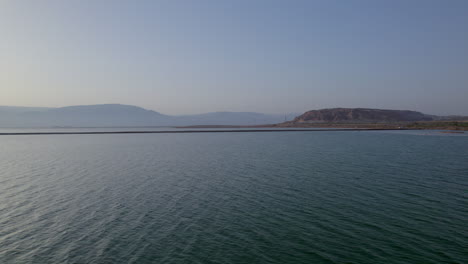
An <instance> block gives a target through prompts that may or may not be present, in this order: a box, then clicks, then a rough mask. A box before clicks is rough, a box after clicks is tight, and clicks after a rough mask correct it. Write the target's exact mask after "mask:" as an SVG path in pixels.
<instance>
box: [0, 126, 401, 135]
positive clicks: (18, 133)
mask: <svg viewBox="0 0 468 264" xmlns="http://www.w3.org/2000/svg"><path fill="white" fill-rule="evenodd" d="M377 130H409V129H400V128H396V129H395V128H393V129H392V128H390V129H381V128H354V129H353V128H336V129H326V128H325V129H228V130H221V129H220V130H159V131H150V130H148V131H70V132H59V131H57V132H54V131H51V132H11V133H0V136H27V135H103V134H185V133H252V132H254V133H268V132H320V131H321V132H323V131H335V132H336V131H377Z"/></svg>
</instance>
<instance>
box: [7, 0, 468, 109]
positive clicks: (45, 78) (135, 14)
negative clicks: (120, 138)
mask: <svg viewBox="0 0 468 264" xmlns="http://www.w3.org/2000/svg"><path fill="white" fill-rule="evenodd" d="M100 103H122V104H132V105H138V106H142V107H145V108H149V109H153V110H156V111H160V112H163V113H167V114H189V113H201V112H209V111H257V112H268V113H285V112H302V111H305V110H311V109H316V108H326V107H337V106H341V107H375V108H388V109H410V110H419V111H423V112H426V113H429V114H465V115H466V114H468V1H466V0H460V1H457V0H440V1H431V0H420V1H417V0H402V1H395V0H388V1H383V0H369V1H364V0H356V1H348V0H342V1H333V0H324V1H314V0H304V1H300V0H278V1H275V0H264V1H262V0H231V1H222V0H212V1H204V0H185V1H183V0H180V1H178V0H166V1H158V0H153V1H150V0H149V1H143V0H128V1H117V0H76V1H73V0H51V1H47V0H40V1H38V0H30V1H23V0H1V1H0V105H20V106H54V107H56V106H66V105H78V104H100Z"/></svg>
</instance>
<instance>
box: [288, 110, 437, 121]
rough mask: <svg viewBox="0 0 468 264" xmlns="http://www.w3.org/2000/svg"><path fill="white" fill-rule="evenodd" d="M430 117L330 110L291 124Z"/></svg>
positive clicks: (309, 114) (413, 113) (427, 118)
mask: <svg viewBox="0 0 468 264" xmlns="http://www.w3.org/2000/svg"><path fill="white" fill-rule="evenodd" d="M431 120H432V117H430V116H427V115H425V114H423V113H420V112H416V111H408V110H382V109H367V108H331V109H321V110H312V111H308V112H305V113H304V114H302V115H300V116H298V117H296V118H295V119H294V120H293V122H296V123H313V122H402V121H431Z"/></svg>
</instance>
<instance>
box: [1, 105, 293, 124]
mask: <svg viewBox="0 0 468 264" xmlns="http://www.w3.org/2000/svg"><path fill="white" fill-rule="evenodd" d="M296 115H297V114H288V115H286V116H285V115H273V114H262V113H253V112H213V113H206V114H197V115H180V116H173V115H165V114H161V113H158V112H156V111H152V110H147V109H144V108H141V107H137V106H131V105H121V104H102V105H80V106H68V107H60V108H41V107H16V106H0V127H117V126H191V125H261V124H275V123H280V122H284V121H285V118H286V119H287V120H291V119H292V118H294V117H295V116H296Z"/></svg>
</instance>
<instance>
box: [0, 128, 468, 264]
mask: <svg viewBox="0 0 468 264" xmlns="http://www.w3.org/2000/svg"><path fill="white" fill-rule="evenodd" d="M466 135H467V134H463V135H456V134H453V135H451V134H440V133H438V132H425V131H417V132H391V133H383V132H289V133H288V132H284V133H220V134H217V133H212V134H211V133H210V134H141V135H52V136H2V137H0V201H1V203H0V263H41V264H42V263H359V264H362V263H468V247H467V246H468V225H467V224H466V223H467V222H468V137H467V136H466Z"/></svg>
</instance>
